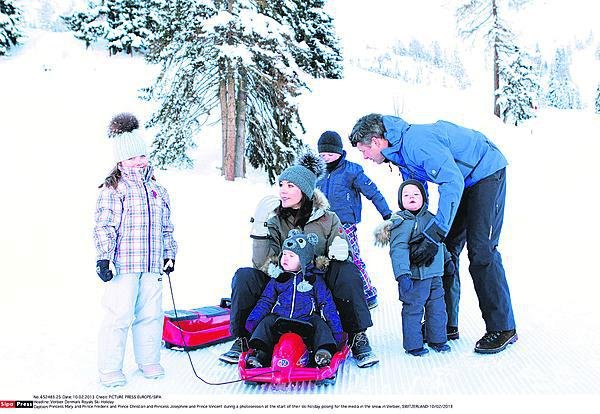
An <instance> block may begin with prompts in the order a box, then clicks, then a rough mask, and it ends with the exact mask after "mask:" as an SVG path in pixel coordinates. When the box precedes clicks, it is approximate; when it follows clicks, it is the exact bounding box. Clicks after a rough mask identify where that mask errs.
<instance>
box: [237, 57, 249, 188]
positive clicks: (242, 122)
mask: <svg viewBox="0 0 600 414" xmlns="http://www.w3.org/2000/svg"><path fill="white" fill-rule="evenodd" d="M244 75H245V72H244V69H243V68H240V73H239V81H238V90H237V108H236V109H237V113H236V116H237V119H236V123H237V127H236V139H235V176H236V177H245V176H246V163H245V162H244V161H245V151H246V145H245V141H246V95H247V93H246V78H245V76H244Z"/></svg>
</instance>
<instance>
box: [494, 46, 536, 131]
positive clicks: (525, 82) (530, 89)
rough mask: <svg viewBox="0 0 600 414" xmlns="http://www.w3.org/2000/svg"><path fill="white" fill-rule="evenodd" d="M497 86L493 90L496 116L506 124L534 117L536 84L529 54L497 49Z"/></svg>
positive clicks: (517, 49) (516, 49)
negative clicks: (496, 106) (498, 115)
mask: <svg viewBox="0 0 600 414" xmlns="http://www.w3.org/2000/svg"><path fill="white" fill-rule="evenodd" d="M499 78H500V87H499V89H498V91H497V92H496V94H497V96H498V100H497V104H498V106H499V108H500V117H501V118H502V120H503V121H504V122H506V123H512V124H514V125H518V124H519V123H520V122H521V121H525V120H527V119H530V118H534V117H535V116H536V109H537V107H538V105H539V103H538V96H539V89H540V84H539V80H538V77H537V76H536V73H535V70H534V67H533V63H532V61H531V57H530V56H529V55H528V54H527V53H526V52H524V51H523V50H521V49H519V48H518V47H511V48H508V49H503V50H501V52H500V59H499Z"/></svg>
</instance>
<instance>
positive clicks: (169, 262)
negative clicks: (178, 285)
mask: <svg viewBox="0 0 600 414" xmlns="http://www.w3.org/2000/svg"><path fill="white" fill-rule="evenodd" d="M174 270H175V259H165V261H164V266H163V272H165V273H166V274H167V276H169V275H170V274H171V272H173V271H174Z"/></svg>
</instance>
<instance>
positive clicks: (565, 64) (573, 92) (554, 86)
mask: <svg viewBox="0 0 600 414" xmlns="http://www.w3.org/2000/svg"><path fill="white" fill-rule="evenodd" d="M570 64H571V58H570V52H569V51H568V50H565V49H558V50H557V51H556V54H555V56H554V61H553V62H552V67H551V69H550V81H549V84H548V92H547V93H546V103H547V104H548V105H549V106H552V107H554V108H558V109H581V107H582V104H581V97H580V95H579V90H578V89H577V87H576V86H575V84H574V83H573V80H572V79H571V72H570V70H569V66H570Z"/></svg>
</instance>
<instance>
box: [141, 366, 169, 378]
mask: <svg viewBox="0 0 600 414" xmlns="http://www.w3.org/2000/svg"><path fill="white" fill-rule="evenodd" d="M138 368H139V369H140V371H142V375H143V376H144V378H148V379H158V378H162V377H164V376H165V369H164V368H163V367H162V365H160V364H148V365H138Z"/></svg>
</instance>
